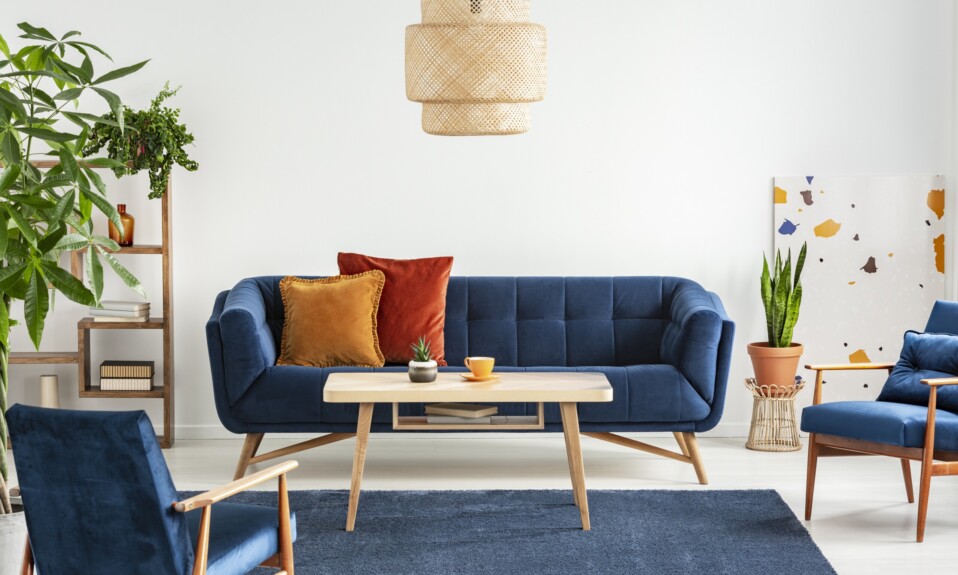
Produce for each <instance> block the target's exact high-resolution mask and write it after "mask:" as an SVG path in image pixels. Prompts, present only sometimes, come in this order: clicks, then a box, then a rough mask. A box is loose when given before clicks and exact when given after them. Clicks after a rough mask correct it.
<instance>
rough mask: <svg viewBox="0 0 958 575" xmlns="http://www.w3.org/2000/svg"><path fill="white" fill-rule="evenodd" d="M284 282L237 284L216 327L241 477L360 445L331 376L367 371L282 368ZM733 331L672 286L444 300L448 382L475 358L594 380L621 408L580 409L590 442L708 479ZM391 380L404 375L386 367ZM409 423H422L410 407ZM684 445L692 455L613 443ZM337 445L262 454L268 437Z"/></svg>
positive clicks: (478, 292) (503, 409) (544, 285)
mask: <svg viewBox="0 0 958 575" xmlns="http://www.w3.org/2000/svg"><path fill="white" fill-rule="evenodd" d="M280 279H282V278H281V277H279V276H273V277H255V278H248V279H244V280H242V281H240V282H239V283H238V284H236V286H235V287H233V289H231V290H229V291H224V292H222V293H220V294H219V295H218V296H217V298H216V303H215V304H214V306H213V313H212V316H211V317H210V319H209V321H208V323H207V325H206V335H207V343H208V346H209V357H210V368H211V371H212V379H213V393H214V397H215V401H216V409H217V413H218V415H219V418H220V421H222V423H223V425H224V426H225V427H226V428H227V429H228V430H230V431H232V432H234V433H239V434H246V443H245V445H244V448H243V452H242V453H241V455H240V461H239V464H238V465H237V471H236V475H237V477H239V476H242V475H243V474H245V472H246V468H247V466H248V465H249V464H251V463H258V462H260V461H265V460H267V459H270V458H272V457H278V456H280V455H285V454H288V453H291V452H293V450H294V449H293V448H295V450H299V449H306V448H309V447H314V446H318V445H322V444H325V443H330V442H332V441H337V440H339V439H345V438H347V437H351V436H352V434H354V433H355V430H356V421H357V417H358V406H357V405H351V404H328V403H324V402H323V386H324V385H325V382H326V378H327V377H328V376H329V374H330V373H334V372H342V371H368V370H369V369H370V368H349V367H334V368H315V367H300V366H277V365H275V363H276V357H277V353H278V347H279V343H280V340H281V333H282V329H283V302H282V298H281V297H280V291H279V281H280ZM734 330H735V329H734V324H733V323H732V321H731V320H729V318H728V317H727V315H726V313H725V310H724V308H723V307H722V303H721V301H720V300H719V298H718V296H717V295H715V294H714V293H711V292H708V291H706V290H705V289H703V288H702V287H701V286H700V285H699V284H697V283H695V282H693V281H690V280H687V279H682V278H674V277H452V278H450V280H449V287H448V292H447V297H446V324H445V349H446V360H447V361H448V363H449V367H444V368H441V369H442V370H449V371H465V368H464V367H460V366H462V362H463V359H464V358H465V357H466V356H467V355H485V356H493V357H495V358H496V370H497V371H501V372H506V371H565V370H568V371H597V372H601V373H604V374H605V375H606V376H607V377H608V379H609V381H610V383H611V384H612V388H613V396H614V399H613V401H612V402H611V403H597V404H581V405H580V406H579V421H580V426H581V430H582V432H583V433H584V434H586V435H591V436H593V437H596V438H598V439H605V440H608V441H612V442H615V443H618V444H622V445H627V446H630V447H633V448H636V449H640V450H644V451H651V452H652V453H657V454H659V455H664V456H666V457H671V458H673V459H677V460H679V461H684V462H686V463H691V464H693V465H694V466H695V469H696V472H697V474H698V478H699V481H700V482H702V483H706V482H707V479H706V475H705V470H704V467H703V466H702V463H701V458H700V457H699V454H698V449H697V446H696V442H695V433H697V432H702V431H707V430H709V429H711V428H713V427H714V426H715V425H716V424H717V423H718V422H719V419H720V418H721V416H722V410H723V406H724V402H725V390H726V384H727V380H728V372H729V361H730V358H731V352H732V338H733V335H734ZM378 369H379V370H384V371H400V372H401V371H405V370H406V369H407V368H406V366H405V365H387V366H385V367H383V368H378ZM400 408H401V411H400V414H401V415H417V414H421V413H422V406H421V405H416V404H403V405H401V406H400ZM535 409H536V406H535V405H534V404H504V405H500V406H499V410H500V413H502V414H506V415H524V414H535ZM560 430H561V420H560V416H559V410H558V406H556V405H547V406H546V431H560ZM372 431H373V432H387V431H392V414H391V410H390V406H387V405H377V406H376V409H375V411H374V414H373V424H372ZM642 431H649V432H663V431H670V432H673V434H674V435H675V438H676V440H677V442H678V445H679V447H680V449H681V453H676V452H672V451H666V450H662V449H659V448H656V447H652V446H649V445H647V444H645V443H642V442H638V441H635V440H633V439H629V438H625V437H621V436H618V435H615V432H642ZM313 432H315V433H327V434H329V435H326V436H323V437H319V438H316V439H313V440H310V441H307V442H304V443H302V444H299V445H298V446H293V447H291V448H285V449H282V450H278V451H277V452H272V453H268V454H263V455H256V451H257V449H258V448H259V443H260V441H261V440H262V437H263V434H265V433H299V434H302V433H313Z"/></svg>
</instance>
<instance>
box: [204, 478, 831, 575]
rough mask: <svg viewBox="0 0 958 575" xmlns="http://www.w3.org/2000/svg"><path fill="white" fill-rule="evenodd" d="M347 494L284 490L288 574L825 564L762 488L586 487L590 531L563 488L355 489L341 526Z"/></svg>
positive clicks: (796, 570) (755, 569)
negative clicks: (348, 526) (291, 516)
mask: <svg viewBox="0 0 958 575" xmlns="http://www.w3.org/2000/svg"><path fill="white" fill-rule="evenodd" d="M347 497H348V493H347V492H346V491H291V492H290V506H291V507H292V508H293V510H294V511H295V512H296V516H297V528H298V532H299V538H298V539H297V541H296V543H295V545H294V548H293V552H294V555H295V562H296V572H297V573H298V574H303V575H313V574H317V575H318V574H327V573H328V574H335V575H343V574H348V573H362V574H364V575H371V574H380V573H388V574H417V575H424V574H443V575H448V574H458V573H463V574H466V573H489V574H492V573H495V574H497V575H507V574H512V573H515V574H521V575H536V574H539V573H543V574H559V573H588V574H599V573H610V574H612V573H615V574H623V575H625V574H635V573H650V574H651V573H681V574H683V575H685V574H695V573H707V574H710V575H712V574H719V573H727V574H735V575H745V574H753V573H754V574H762V575H765V574H770V573H774V574H776V575H788V574H796V575H797V574H801V575H816V574H820V573H822V574H824V573H835V571H834V569H832V567H831V565H829V563H828V561H827V560H826V559H825V557H824V556H823V555H822V553H821V551H820V550H819V549H818V547H817V546H816V545H815V543H814V542H813V541H812V539H811V537H810V536H809V534H808V532H807V531H806V530H805V528H804V527H803V526H802V524H801V523H800V522H799V521H798V519H797V518H796V517H795V515H794V514H793V513H792V511H791V510H790V509H789V508H788V506H787V505H786V504H785V502H784V501H782V498H781V497H780V496H779V495H778V493H777V492H775V491H773V490H748V491H662V490H656V491H599V490H593V491H589V508H590V511H591V519H592V530H591V531H582V529H581V528H580V527H581V526H580V523H579V512H578V509H577V508H576V507H575V505H574V504H573V502H572V493H571V491H363V493H362V496H361V498H360V502H359V514H358V516H357V519H356V530H355V531H354V532H352V533H347V532H346V531H345V528H344V526H345V523H346V505H347ZM230 501H235V502H238V503H240V502H241V503H256V504H262V505H271V506H275V505H276V493H275V492H266V491H257V492H248V493H241V494H240V495H237V496H236V497H233V498H231V499H230ZM212 520H213V521H214V522H215V521H216V509H215V507H214V510H213V516H212ZM261 572H262V573H264V574H265V573H270V572H272V571H269V570H265V569H263V570H257V571H256V573H257V575H259V573H261Z"/></svg>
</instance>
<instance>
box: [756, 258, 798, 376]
mask: <svg viewBox="0 0 958 575" xmlns="http://www.w3.org/2000/svg"><path fill="white" fill-rule="evenodd" d="M807 247H808V246H807V244H802V249H801V251H800V252H799V254H798V261H797V262H796V263H795V274H794V277H792V251H791V250H789V251H788V257H787V258H786V259H785V260H784V261H783V260H782V252H781V250H779V251H778V252H777V253H776V255H775V270H774V274H773V273H772V272H771V271H770V269H769V263H768V259H766V258H762V260H763V267H762V278H761V293H762V304H763V305H764V307H765V325H766V328H767V330H768V341H765V342H755V343H750V344H748V355H749V357H751V358H752V367H753V368H754V369H755V379H756V380H757V383H758V385H759V386H771V385H775V386H778V387H792V386H794V385H795V374H796V373H797V372H798V361H799V359H800V358H801V357H802V352H803V351H804V350H805V348H804V346H802V344H800V343H794V342H793V341H792V334H793V332H794V330H795V324H796V323H797V322H798V312H799V308H800V307H801V305H802V282H801V276H802V268H803V267H804V266H805V251H806V249H807Z"/></svg>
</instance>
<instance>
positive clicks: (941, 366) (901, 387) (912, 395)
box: [878, 331, 958, 413]
mask: <svg viewBox="0 0 958 575" xmlns="http://www.w3.org/2000/svg"><path fill="white" fill-rule="evenodd" d="M954 375H958V336H954V335H949V334H939V333H918V332H915V331H907V332H905V342H904V344H903V345H902V348H901V358H900V359H899V360H898V364H897V365H895V368H894V369H893V370H892V372H891V374H890V375H889V376H888V381H886V382H885V386H884V387H883V388H882V391H881V394H879V396H878V401H890V402H894V403H908V404H911V405H921V406H927V405H928V395H929V393H930V390H929V388H928V386H927V385H923V384H922V383H921V380H922V379H933V378H938V377H952V376H954ZM937 406H938V408H939V409H944V410H946V411H951V412H954V413H958V387H956V386H948V387H943V388H941V389H939V390H938V402H937Z"/></svg>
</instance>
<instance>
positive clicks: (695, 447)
mask: <svg viewBox="0 0 958 575" xmlns="http://www.w3.org/2000/svg"><path fill="white" fill-rule="evenodd" d="M682 438H683V439H684V440H685V448H686V449H688V450H689V457H691V458H692V466H693V467H695V475H696V476H697V477H698V478H699V483H700V484H702V485H708V484H709V478H708V475H706V474H705V462H704V461H702V454H701V453H699V443H698V441H697V440H696V439H695V433H694V432H691V431H686V432H685V433H683V434H682Z"/></svg>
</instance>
